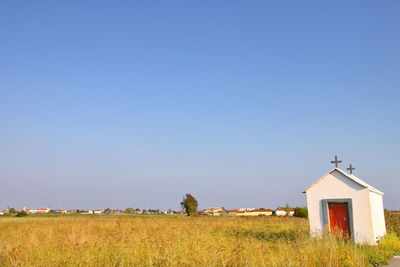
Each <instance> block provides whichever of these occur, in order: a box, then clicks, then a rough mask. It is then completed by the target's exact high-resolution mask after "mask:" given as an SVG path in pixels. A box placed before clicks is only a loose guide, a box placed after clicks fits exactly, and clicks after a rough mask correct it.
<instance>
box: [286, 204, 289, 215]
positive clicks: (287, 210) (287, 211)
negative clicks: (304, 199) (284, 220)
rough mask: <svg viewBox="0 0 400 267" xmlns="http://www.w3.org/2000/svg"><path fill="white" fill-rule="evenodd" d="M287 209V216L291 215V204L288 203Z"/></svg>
mask: <svg viewBox="0 0 400 267" xmlns="http://www.w3.org/2000/svg"><path fill="white" fill-rule="evenodd" d="M285 211H286V216H289V215H290V206H289V203H287V204H286V207H285Z"/></svg>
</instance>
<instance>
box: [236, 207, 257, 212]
mask: <svg viewBox="0 0 400 267" xmlns="http://www.w3.org/2000/svg"><path fill="white" fill-rule="evenodd" d="M252 210H255V208H240V209H239V211H242V212H243V211H252Z"/></svg>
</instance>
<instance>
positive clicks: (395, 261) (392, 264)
mask: <svg viewBox="0 0 400 267" xmlns="http://www.w3.org/2000/svg"><path fill="white" fill-rule="evenodd" d="M385 266H388V267H400V256H394V257H393V258H392V259H391V260H390V261H389V265H384V266H383V267H385Z"/></svg>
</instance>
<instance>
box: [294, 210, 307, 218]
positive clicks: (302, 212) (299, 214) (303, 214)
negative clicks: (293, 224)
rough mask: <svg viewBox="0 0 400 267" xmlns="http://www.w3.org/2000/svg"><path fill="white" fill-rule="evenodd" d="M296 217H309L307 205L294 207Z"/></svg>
mask: <svg viewBox="0 0 400 267" xmlns="http://www.w3.org/2000/svg"><path fill="white" fill-rule="evenodd" d="M293 216H295V217H301V218H307V217H308V209H307V207H297V208H295V209H294V214H293Z"/></svg>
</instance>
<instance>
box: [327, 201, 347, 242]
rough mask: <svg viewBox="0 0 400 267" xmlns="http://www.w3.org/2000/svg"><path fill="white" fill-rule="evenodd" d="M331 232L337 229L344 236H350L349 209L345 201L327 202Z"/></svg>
mask: <svg viewBox="0 0 400 267" xmlns="http://www.w3.org/2000/svg"><path fill="white" fill-rule="evenodd" d="M328 206H329V221H330V226H331V232H337V231H338V230H339V231H341V232H343V235H344V236H346V237H349V236H350V223H349V210H348V208H347V203H328Z"/></svg>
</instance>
